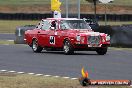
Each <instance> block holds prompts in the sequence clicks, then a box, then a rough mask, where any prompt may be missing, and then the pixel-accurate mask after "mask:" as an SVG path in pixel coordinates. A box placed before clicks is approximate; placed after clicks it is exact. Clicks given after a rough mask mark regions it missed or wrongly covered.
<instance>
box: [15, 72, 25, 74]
mask: <svg viewBox="0 0 132 88" xmlns="http://www.w3.org/2000/svg"><path fill="white" fill-rule="evenodd" d="M17 73H18V74H24V73H25V72H17Z"/></svg>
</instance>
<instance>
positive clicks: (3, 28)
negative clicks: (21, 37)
mask: <svg viewBox="0 0 132 88" xmlns="http://www.w3.org/2000/svg"><path fill="white" fill-rule="evenodd" d="M37 23H38V21H32V20H0V33H15V30H16V27H18V26H24V25H29V24H33V25H36V24H37Z"/></svg>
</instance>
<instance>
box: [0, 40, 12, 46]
mask: <svg viewBox="0 0 132 88" xmlns="http://www.w3.org/2000/svg"><path fill="white" fill-rule="evenodd" d="M3 44H4V45H5V44H8V45H12V44H14V41H7V40H0V45H3Z"/></svg>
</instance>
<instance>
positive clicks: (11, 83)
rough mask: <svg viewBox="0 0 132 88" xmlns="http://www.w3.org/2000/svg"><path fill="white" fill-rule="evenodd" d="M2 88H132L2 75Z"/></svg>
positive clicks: (0, 85) (60, 79) (0, 84)
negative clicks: (83, 85) (84, 84)
mask: <svg viewBox="0 0 132 88" xmlns="http://www.w3.org/2000/svg"><path fill="white" fill-rule="evenodd" d="M0 88H132V87H127V86H91V87H90V86H89V87H82V86H81V85H80V83H79V81H78V80H71V79H64V78H54V77H44V76H35V75H26V74H23V75H17V74H10V73H0Z"/></svg>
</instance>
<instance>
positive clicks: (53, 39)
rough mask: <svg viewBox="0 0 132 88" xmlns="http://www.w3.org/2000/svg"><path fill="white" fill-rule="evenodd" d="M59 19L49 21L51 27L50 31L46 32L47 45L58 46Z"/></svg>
mask: <svg viewBox="0 0 132 88" xmlns="http://www.w3.org/2000/svg"><path fill="white" fill-rule="evenodd" d="M58 22H59V21H58V20H52V21H51V28H50V32H49V34H48V36H49V44H48V45H49V47H54V48H58V47H60V45H59V44H60V36H59V34H60V30H59V23H58Z"/></svg>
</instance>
